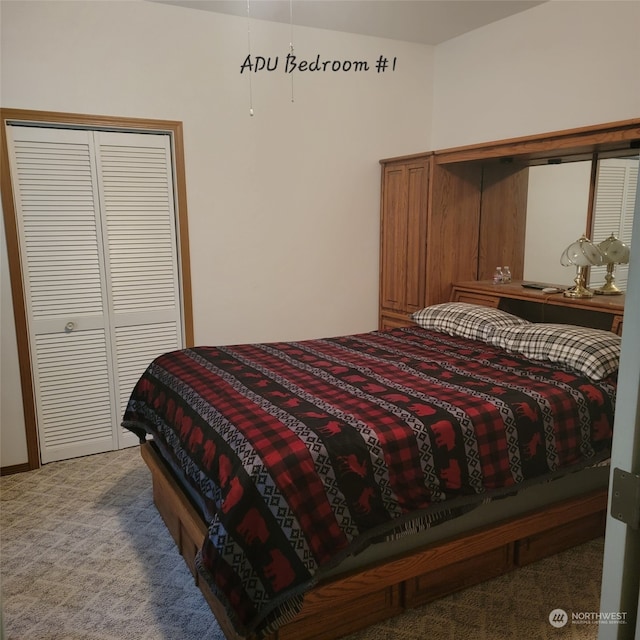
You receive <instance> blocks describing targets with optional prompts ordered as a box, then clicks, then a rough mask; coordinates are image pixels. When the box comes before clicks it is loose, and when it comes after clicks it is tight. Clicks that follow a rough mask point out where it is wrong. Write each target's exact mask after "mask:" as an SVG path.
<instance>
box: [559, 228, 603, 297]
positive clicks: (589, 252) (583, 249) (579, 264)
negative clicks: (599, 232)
mask: <svg viewBox="0 0 640 640" xmlns="http://www.w3.org/2000/svg"><path fill="white" fill-rule="evenodd" d="M602 262H603V256H602V253H600V249H598V247H596V245H595V244H593V242H591V240H589V239H588V238H587V237H586V236H584V235H583V236H582V237H581V238H580V239H579V240H576V241H575V242H572V243H571V244H570V245H569V246H568V247H567V248H566V249H565V250H564V251H563V252H562V255H561V256H560V264H561V265H562V266H563V267H572V266H573V267H575V268H576V277H575V279H574V281H573V282H574V283H575V284H574V286H573V287H571V288H570V289H567V290H566V291H565V292H564V295H565V296H566V297H567V298H591V297H592V296H593V292H592V291H590V290H589V289H587V269H588V268H589V267H591V266H595V265H600V264H602Z"/></svg>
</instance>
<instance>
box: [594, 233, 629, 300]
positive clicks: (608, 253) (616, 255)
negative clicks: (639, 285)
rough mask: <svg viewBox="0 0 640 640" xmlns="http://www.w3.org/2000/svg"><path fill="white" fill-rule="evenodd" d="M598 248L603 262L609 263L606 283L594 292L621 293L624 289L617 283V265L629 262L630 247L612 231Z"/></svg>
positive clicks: (602, 293)
mask: <svg viewBox="0 0 640 640" xmlns="http://www.w3.org/2000/svg"><path fill="white" fill-rule="evenodd" d="M598 249H599V250H600V253H601V254H602V258H603V260H602V262H603V264H606V265H607V274H606V275H605V277H604V279H605V284H604V285H602V286H601V287H599V288H598V289H594V293H598V294H600V295H605V296H614V295H620V294H621V293H622V291H620V289H618V287H617V286H616V284H615V278H616V276H615V273H614V271H615V267H616V265H617V264H627V263H628V262H629V247H628V246H627V245H626V244H624V242H622V241H621V240H618V238H616V237H615V235H614V234H613V233H612V234H611V235H610V236H609V237H608V238H607V239H606V240H603V241H602V242H601V243H600V244H599V245H598Z"/></svg>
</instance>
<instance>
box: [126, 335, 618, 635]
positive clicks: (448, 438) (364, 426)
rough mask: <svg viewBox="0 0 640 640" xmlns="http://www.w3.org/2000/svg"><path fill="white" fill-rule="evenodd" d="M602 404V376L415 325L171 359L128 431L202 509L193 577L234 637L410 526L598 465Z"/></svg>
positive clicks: (146, 389)
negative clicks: (166, 464)
mask: <svg viewBox="0 0 640 640" xmlns="http://www.w3.org/2000/svg"><path fill="white" fill-rule="evenodd" d="M614 402H615V380H614V379H607V380H603V381H601V382H598V383H595V382H593V381H590V380H589V379H588V378H585V377H582V376H580V375H578V374H576V373H573V372H571V371H567V370H565V369H560V368H558V367H555V366H553V365H550V364H546V363H543V362H532V361H528V360H526V359H524V358H520V357H517V356H513V355H511V354H506V353H505V352H503V351H500V350H499V349H497V348H494V347H492V346H488V345H486V344H484V343H480V342H476V341H471V340H466V339H464V338H456V337H450V336H447V335H444V334H439V333H435V332H429V331H426V330H424V329H420V328H417V327H413V328H406V329H394V330H391V331H386V332H373V333H367V334H361V335H355V336H345V337H338V338H331V339H324V340H310V341H302V342H294V343H273V344H254V345H239V346H229V347H200V348H194V349H185V350H182V351H176V352H172V353H168V354H166V355H163V356H161V357H160V358H158V359H156V360H155V361H154V362H153V363H152V364H151V365H150V366H149V367H148V369H147V371H146V372H145V373H144V375H143V376H142V378H141V379H140V381H139V382H138V384H137V385H136V387H135V389H134V391H133V394H132V396H131V400H130V402H129V405H128V408H127V411H126V413H125V416H124V422H123V424H124V425H125V426H126V427H127V428H129V429H131V430H132V431H134V432H136V433H138V435H140V436H141V437H144V436H145V434H147V433H149V434H152V435H153V437H154V439H155V440H156V441H157V442H158V444H159V445H161V448H162V449H163V450H164V451H165V452H166V454H167V455H168V456H169V457H170V458H172V459H173V462H174V463H175V464H177V465H179V466H180V467H181V469H182V470H183V472H184V474H185V477H186V479H187V481H188V483H189V484H190V485H191V487H190V489H191V490H192V491H194V490H195V491H197V493H198V494H199V495H200V496H201V499H202V503H203V505H204V511H205V515H206V519H207V520H208V524H209V534H208V537H207V538H206V540H204V542H203V546H202V549H201V551H200V553H199V556H198V565H199V569H200V571H201V573H202V575H203V577H204V578H205V579H206V580H207V582H208V583H209V586H210V587H211V588H212V590H213V591H214V592H215V593H216V594H217V595H218V597H219V598H220V599H221V601H222V602H224V603H225V604H226V606H227V608H228V611H229V616H230V619H231V620H232V621H233V622H234V624H235V625H236V627H237V629H238V631H239V632H240V633H241V634H245V633H246V632H247V631H257V632H258V633H260V632H261V631H265V630H271V629H273V628H275V627H277V626H278V624H280V623H281V622H282V621H283V620H284V619H286V617H287V615H289V614H290V613H291V612H292V611H295V610H297V607H299V605H300V602H301V594H302V593H303V592H304V591H305V590H306V589H308V588H309V587H310V586H311V585H312V584H313V583H314V581H316V580H317V579H318V578H319V577H320V576H321V575H322V573H323V572H324V571H325V570H326V569H327V568H329V567H332V566H334V565H335V564H336V562H337V561H338V560H340V559H342V558H344V557H345V556H346V555H348V554H350V553H354V552H357V551H358V550H360V549H362V548H363V547H364V546H365V545H366V544H367V543H369V542H370V541H371V540H372V539H374V538H376V539H377V538H380V537H381V536H384V535H385V534H388V533H391V532H393V531H397V530H399V529H401V528H402V526H404V525H408V524H410V523H411V522H412V520H413V519H414V518H418V519H420V520H421V521H422V522H428V521H429V517H431V516H433V518H435V519H436V520H437V514H438V513H441V512H443V509H445V508H448V505H452V508H453V511H452V512H451V513H456V511H455V508H454V507H456V505H458V506H459V505H469V504H472V503H476V502H479V501H481V500H483V499H485V500H486V499H487V498H490V497H492V496H495V495H500V493H501V492H502V493H504V492H505V491H514V490H515V489H516V488H518V487H519V486H524V485H526V484H527V483H531V482H532V481H534V480H536V481H538V480H542V479H545V478H548V477H550V476H553V475H557V473H558V472H559V471H561V470H569V469H575V468H578V467H580V466H584V465H587V464H591V463H593V462H596V461H598V460H600V459H602V458H604V457H606V456H608V451H609V447H610V444H611V436H612V425H613V406H614Z"/></svg>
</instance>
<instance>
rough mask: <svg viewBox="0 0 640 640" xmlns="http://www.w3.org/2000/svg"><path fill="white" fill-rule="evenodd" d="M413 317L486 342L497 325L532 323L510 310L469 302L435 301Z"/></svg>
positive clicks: (425, 324) (428, 326) (423, 323)
mask: <svg viewBox="0 0 640 640" xmlns="http://www.w3.org/2000/svg"><path fill="white" fill-rule="evenodd" d="M411 318H412V319H413V321H414V322H415V323H416V324H417V325H418V326H420V327H423V328H424V329H433V330H434V331H440V332H441V333H447V334H449V335H450V336H461V337H463V338H470V339H471V340H481V341H483V342H489V340H490V339H491V337H492V335H493V333H494V331H495V330H496V329H497V328H501V327H513V326H521V325H528V324H530V323H529V322H528V321H527V320H524V319H522V318H519V317H518V316H514V315H512V314H511V313H507V312H506V311H501V310H500V309H495V308H493V307H484V306H481V305H478V304H470V303H468V302H443V303H442V304H434V305H432V306H430V307H425V308H424V309H420V311H415V312H414V313H413V314H412V315H411Z"/></svg>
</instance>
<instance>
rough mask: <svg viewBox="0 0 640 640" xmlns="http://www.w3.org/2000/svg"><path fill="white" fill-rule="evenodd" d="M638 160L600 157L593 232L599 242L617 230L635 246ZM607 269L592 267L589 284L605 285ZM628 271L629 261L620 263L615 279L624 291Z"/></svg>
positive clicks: (595, 239)
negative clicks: (634, 222)
mask: <svg viewBox="0 0 640 640" xmlns="http://www.w3.org/2000/svg"><path fill="white" fill-rule="evenodd" d="M638 163H639V162H638V158H637V157H635V158H606V159H604V160H600V162H599V165H598V180H597V189H596V198H595V205H594V215H593V234H592V235H593V237H592V240H593V242H595V243H596V244H598V243H599V242H602V241H603V240H605V239H606V238H608V237H609V236H610V235H611V234H612V233H613V234H614V235H615V236H617V237H618V238H619V239H620V240H622V242H624V243H625V244H626V245H627V246H631V235H632V230H633V207H634V203H635V200H636V190H637V184H638ZM606 272H607V268H606V266H604V267H591V277H590V279H589V285H590V286H591V287H598V286H601V285H603V284H604V281H605V280H604V277H605V274H606ZM628 273H629V266H628V265H626V264H621V265H617V266H616V269H615V278H616V279H615V283H616V285H617V286H618V287H619V288H620V289H621V290H623V291H624V290H625V289H626V288H627V277H628Z"/></svg>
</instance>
